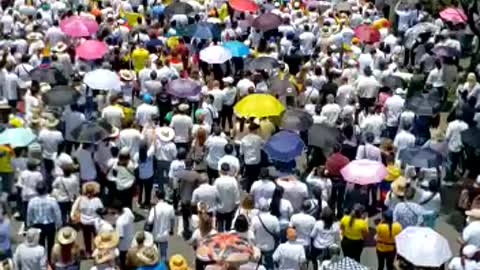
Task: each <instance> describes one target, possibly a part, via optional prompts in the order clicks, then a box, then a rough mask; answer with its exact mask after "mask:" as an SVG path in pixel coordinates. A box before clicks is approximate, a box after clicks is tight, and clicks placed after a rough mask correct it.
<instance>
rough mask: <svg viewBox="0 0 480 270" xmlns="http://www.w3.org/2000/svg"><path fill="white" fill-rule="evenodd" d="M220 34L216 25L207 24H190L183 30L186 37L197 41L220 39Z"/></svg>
mask: <svg viewBox="0 0 480 270" xmlns="http://www.w3.org/2000/svg"><path fill="white" fill-rule="evenodd" d="M220 33H221V30H220V28H219V27H218V26H217V25H216V24H213V23H207V22H200V23H197V24H191V25H189V26H187V28H186V29H185V35H186V36H188V37H195V38H199V39H213V38H220Z"/></svg>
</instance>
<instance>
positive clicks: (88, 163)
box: [73, 148, 97, 180]
mask: <svg viewBox="0 0 480 270" xmlns="http://www.w3.org/2000/svg"><path fill="white" fill-rule="evenodd" d="M92 156H93V154H92V152H90V151H88V150H86V149H83V148H79V149H78V150H77V151H76V152H75V153H74V154H73V157H75V158H76V159H77V161H78V163H79V164H80V178H81V179H82V180H95V179H96V178H97V169H96V167H95V162H94V161H93V157H92Z"/></svg>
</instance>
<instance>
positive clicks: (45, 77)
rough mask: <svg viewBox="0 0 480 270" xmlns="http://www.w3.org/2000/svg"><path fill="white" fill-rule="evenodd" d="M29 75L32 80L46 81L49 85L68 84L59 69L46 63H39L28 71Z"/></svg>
mask: <svg viewBox="0 0 480 270" xmlns="http://www.w3.org/2000/svg"><path fill="white" fill-rule="evenodd" d="M30 77H31V78H32V81H38V82H46V83H48V84H51V85H57V84H60V85H66V84H68V79H67V78H66V77H65V75H63V73H62V72H61V71H60V70H58V69H56V68H54V67H50V66H47V65H40V66H38V67H36V68H34V69H33V70H32V71H31V72H30Z"/></svg>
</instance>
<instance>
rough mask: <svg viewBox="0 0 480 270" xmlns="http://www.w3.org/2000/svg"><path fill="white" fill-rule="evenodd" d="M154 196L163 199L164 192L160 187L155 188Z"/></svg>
mask: <svg viewBox="0 0 480 270" xmlns="http://www.w3.org/2000/svg"><path fill="white" fill-rule="evenodd" d="M155 196H156V197H157V199H159V200H164V199H165V192H163V191H162V190H160V189H157V190H156V191H155Z"/></svg>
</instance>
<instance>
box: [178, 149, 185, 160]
mask: <svg viewBox="0 0 480 270" xmlns="http://www.w3.org/2000/svg"><path fill="white" fill-rule="evenodd" d="M186 158H187V150H185V148H183V147H180V148H179V149H178V152H177V159H180V160H184V159H186Z"/></svg>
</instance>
